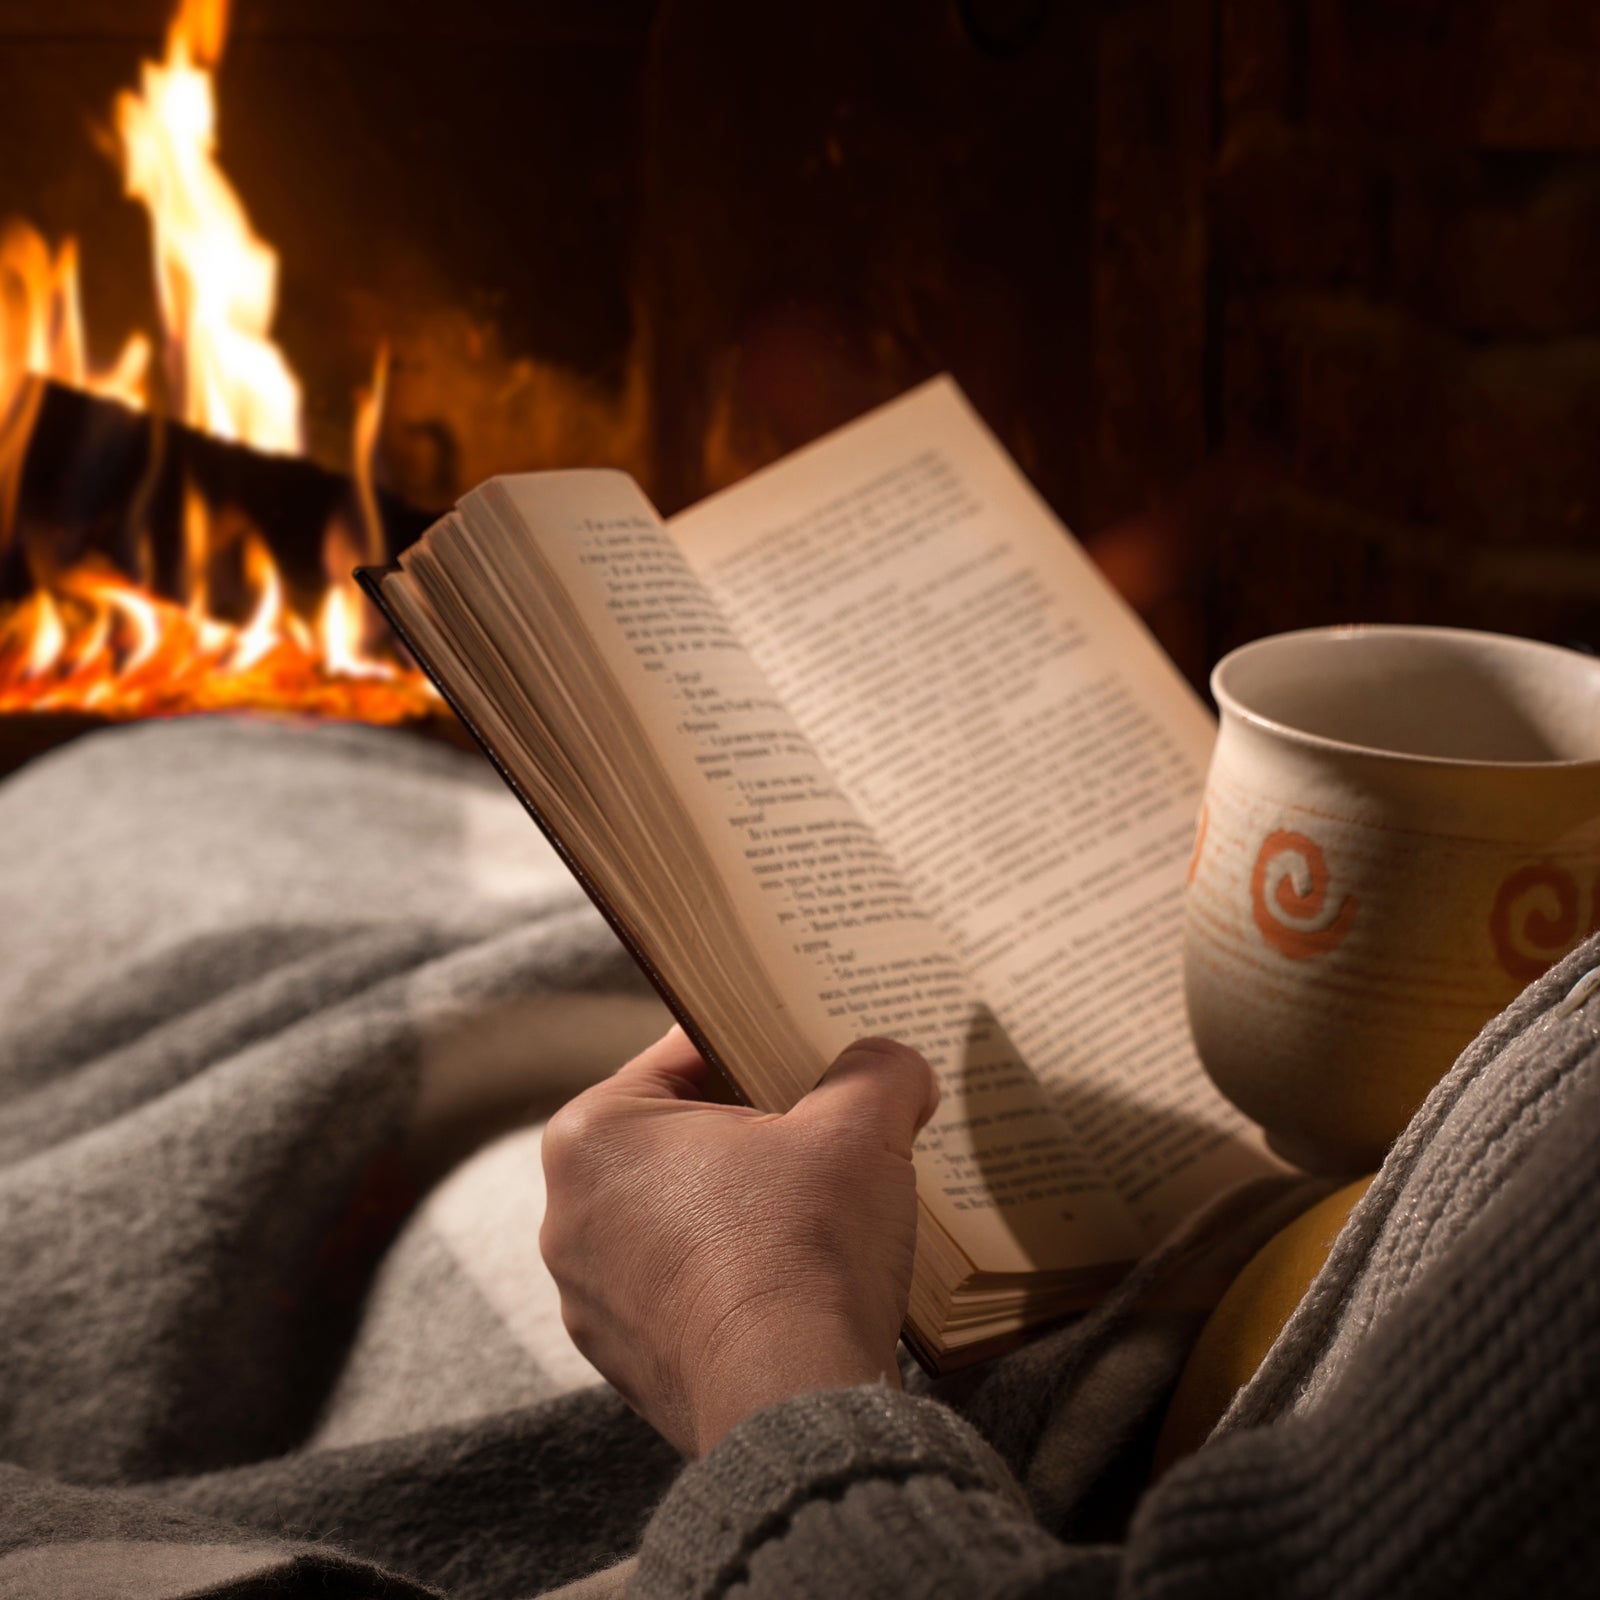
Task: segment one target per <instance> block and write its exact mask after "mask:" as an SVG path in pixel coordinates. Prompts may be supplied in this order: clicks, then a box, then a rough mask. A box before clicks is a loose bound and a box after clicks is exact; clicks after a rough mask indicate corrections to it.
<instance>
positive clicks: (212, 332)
mask: <svg viewBox="0 0 1600 1600" xmlns="http://www.w3.org/2000/svg"><path fill="white" fill-rule="evenodd" d="M227 33H228V7H227V0H183V4H182V5H181V6H180V7H179V10H178V14H177V15H176V16H175V17H174V18H173V20H172V26H171V27H170V28H169V29H168V30H167V54H166V58H165V59H164V60H163V61H162V62H160V63H159V64H157V63H155V62H150V61H147V62H145V64H144V66H143V69H142V71H141V75H140V82H141V92H140V93H139V94H127V93H125V94H120V95H118V96H117V102H116V121H117V133H118V135H119V137H120V139H121V142H122V156H123V181H124V183H125V184H126V187H127V191H128V193H129V194H130V195H132V196H133V198H134V199H136V200H140V201H142V202H143V203H144V205H145V206H146V208H147V209H148V210H149V212H150V220H151V228H152V236H153V244H154V248H155V276H156V289H157V299H158V301H159V304H160V307H161V320H162V324H163V326H164V329H165V332H166V336H167V344H168V349H169V352H170V353H171V359H172V366H173V372H172V375H171V376H172V382H173V384H174V388H175V401H176V404H175V406H174V410H175V411H176V412H177V414H178V415H179V416H180V417H181V418H182V420H183V421H185V422H187V423H189V424H190V425H191V426H193V427H196V428H201V429H203V430H204V431H205V432H207V433H213V434H216V435H217V437H218V438H222V439H237V440H239V441H241V442H242V443H244V444H248V445H253V446H255V448H256V449H258V450H268V451H276V452H281V453H286V454H296V453H298V452H299V450H300V448H301V437H300V385H299V384H298V383H297V382H296V381H295V377H294V374H293V373H292V372H291V371H290V370H289V363H288V362H287V361H286V360H285V359H284V356H283V352H282V351H281V350H279V349H278V347H277V345H275V344H274V343H273V342H272V340H271V338H270V337H269V336H268V330H269V329H270V328H271V326H272V316H273V312H274V310H275V309H276V305H277V298H278V257H277V253H276V252H275V251H274V250H273V249H272V248H271V247H270V246H269V245H267V244H266V243H264V242H263V241H262V240H261V239H258V238H257V237H256V235H255V233H254V232H253V231H252V229H251V227H250V219H249V218H248V217H247V216H246V215H245V210H244V206H243V204H242V203H241V202H240V200H239V197H238V195H237V194H236V193H235V192H234V189H233V186H232V185H231V184H230V183H229V182H228V180H227V178H226V177H225V176H224V175H223V172H222V169H221V168H220V167H219V166H218V165H217V163H216V157H215V151H216V142H217V106H216V94H215V91H214V87H213V84H212V76H211V69H212V68H213V67H214V66H216V65H217V63H218V62H219V61H220V60H221V57H222V51H223V47H224V45H225V44H226V43H227Z"/></svg>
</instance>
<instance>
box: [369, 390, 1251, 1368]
mask: <svg viewBox="0 0 1600 1600" xmlns="http://www.w3.org/2000/svg"><path fill="white" fill-rule="evenodd" d="M361 577H362V581H363V583H364V584H365V585H366V587H367V590H368V592H369V593H370V594H371V595H372V596H373V598H374V599H375V600H376V601H377V602H378V604H379V606H380V607H381V608H382V609H383V610H384V612H385V613H386V614H387V615H388V617H389V619H390V621H391V622H392V623H393V624H394V625H395V627H396V628H397V630H398V631H399V633H400V634H401V636H402V637H403V639H404V640H405V642H406V644H407V645H408V646H409V647H410V649H411V650H412V652H413V653H414V654H415V655H416V657H417V658H418V660H419V661H421V662H422V664H423V665H424V667H426V668H427V670H428V671H429V672H430V674H431V675H432V676H433V677H434V679H435V681H436V682H437V683H438V685H439V688H440V689H441V691H442V692H443V693H444V695H445V697H446V698H447V699H448V700H449V702H450V703H451V705H452V706H454V708H455V710H456V712H457V713H458V715H459V716H460V717H461V719H462V720H463V721H464V722H465V723H466V724H467V726H468V727H469V728H470V729H471V730H472V732H473V733H474V734H475V735H476V736H477V738H478V740H479V741H480V743H481V744H482V745H483V747H484V749H485V750H486V751H487V752H488V754H489V756H490V757H491V759H492V760H493V761H494V763H495V765H496V766H497V767H498V768H499V769H500V771H501V773H502V774H503V775H504V777H505V779H506V781H507V782H508V783H509V784H510V785H511V787H512V788H513V789H514V790H515V791H516V793H517V794H518V796H519V797H520V798H521V799H522V800H523V802H524V803H525V804H526V805H527V807H528V809H529V811H531V812H532V813H533V816H534V818H535V820H536V821H537V822H538V823H539V824H540V826H541V827H542V828H544V829H545V831H546V832H547V833H548V834H549V835H550V837H551V838H552V840H553V841H554V842H555V844H556V847H557V848H558V849H559V850H560V852H561V853H562V855H563V856H564V857H565V859H566V860H567V862H568V864H569V865H570V866H571V868H572V870H573V871H574V872H575V873H576V874H577V876H578V877H579V879H580V880H581V881H582V883H583V884H584V886H585V888H586V889H587V890H588V891H589V893H590V894H591V896H592V897H593V898H594V900H595V902H596V904H597V905H598V906H599V907H600V909H601V911H602V912H603V913H604V914H605V915H606V917H607V918H608V919H609V920H610V922H611V924H612V926H613V927H614V928H615V929H616V930H617V932H618V934H619V935H620V936H621V937H622V939H623V940H624V941H625V942H626V943H627V945H628V946H629V948H630V949H631V950H632V951H633V953H634V955H635V956H636V958H637V959H638V961H639V962H640V964H641V966H642V967H643V968H644V970H645V971H646V972H647V973H648V974H649V976H650V978H651V979H652V981H653V982H654V983H655V985H656V987H657V988H658V989H659V990H660V992H661V994H662V996H663V998H664V999H665V1000H666V1002H667V1004H668V1005H669V1006H670V1008H671V1009H672V1011H673V1012H674V1013H675V1014H676V1015H677V1017H678V1018H679V1020H680V1021H681V1022H682V1023H683V1025H684V1027H685V1028H686V1029H687V1030H688V1032H689V1034H690V1036H691V1037H692V1038H693V1039H694V1040H695V1042H696V1043H697V1044H698V1045H699V1047H700V1048H701V1050H702V1051H703V1052H704V1053H705V1055H706V1056H707V1057H708V1058H709V1059H710V1060H711V1061H713V1062H714V1063H715V1064H717V1065H718V1066H719V1067H720V1068H721V1069H722V1070H723V1072H724V1073H725V1074H726V1075H727V1076H728V1077H729V1078H730V1079H731V1080H732V1081H733V1082H734V1083H735V1084H736V1085H737V1087H738V1089H739V1090H740V1091H742V1093H743V1095H744V1096H745V1097H746V1098H747V1099H748V1100H749V1101H751V1102H752V1103H753V1104H755V1105H757V1106H760V1107H762V1108H763V1109H766V1110H775V1111H781V1110H783V1109H785V1108H786V1107H788V1106H789V1105H791V1104H792V1103H793V1102H794V1101H795V1100H796V1099H797V1098H798V1097H799V1096H801V1095H803V1094H804V1093H805V1092H806V1090H807V1089H808V1088H810V1087H811V1085H812V1084H813V1083H815V1082H816V1080H817V1079H818V1078H819V1077H820V1076H821V1074H822V1073H823V1071H824V1070H825V1069H826V1067H827V1066H828V1064H829V1063H830V1062H831V1061H832V1059H833V1057H834V1056H835V1055H836V1054H837V1052H838V1051H839V1050H840V1049H842V1048H843V1046H844V1045H846V1044H848V1043H849V1042H850V1041H851V1040H852V1039H855V1038H858V1037H860V1036H862V1035H865V1034H887V1035H890V1036H893V1037H895V1038H899V1039H903V1040H905V1041H906V1042H908V1043H910V1044H913V1045H915V1046H916V1047H917V1048H918V1049H919V1050H921V1051H922V1052H923V1054H924V1055H926V1056H927V1058H928V1060H929V1061H930V1062H931V1063H932V1064H933V1066H934V1069H935V1071H936V1072H937V1073H938V1075H939V1079H940V1082H941V1084H942V1087H943V1100H942V1102H941V1104H940V1107H939V1110H938V1113H937V1115H936V1116H935V1118H934V1120H933V1121H932V1122H931V1123H930V1124H929V1126H928V1127H927V1128H926V1129H925V1130H924V1132H923V1134H922V1136H921V1138H920V1139H919V1141H918V1145H917V1157H916V1159H917V1191H918V1200H919V1207H920V1210H919V1226H918V1239H917V1260H916V1270H915V1274H914V1278H913V1283H912V1290H911V1304H910V1311H909V1316H908V1322H907V1327H906V1338H907V1341H908V1342H909V1343H910V1345H911V1347H912V1349H913V1350H914V1352H915V1353H916V1355H917V1356H918V1358H919V1360H921V1361H922V1362H923V1364H924V1365H925V1366H928V1367H929V1368H930V1369H933V1370H946V1369H949V1368H951V1367H954V1366H957V1365H960V1364H962V1362H964V1361H966V1360H970V1359H972V1358H974V1357H976V1356H978V1355H981V1354H984V1353H987V1352H989V1351H991V1350H994V1349H996V1348H999V1347H1001V1346H1002V1345H1003V1344H1006V1343H1010V1342H1014V1340H1015V1339H1016V1338H1017V1337H1018V1335H1019V1334H1020V1333H1021V1332H1022V1331H1023V1330H1024V1329H1026V1328H1028V1327H1030V1326H1032V1325H1034V1324H1037V1323H1039V1322H1041V1321H1044V1320H1046V1319H1049V1318H1051V1317H1054V1316H1057V1315H1059V1314H1060V1313H1062V1312H1064V1311H1066V1310H1069V1309H1073V1308H1076V1307H1079V1306H1081V1305H1083V1304H1085V1303H1086V1302H1087V1300H1088V1298H1090V1297H1091V1296H1092V1295H1093V1294H1094V1293H1095V1292H1096V1291H1097V1290H1098V1289H1100V1288H1101V1287H1103V1286H1104V1284H1105V1283H1106V1281H1107V1280H1108V1278H1109V1276H1110V1275H1111V1274H1113V1273H1114V1272H1115V1271H1116V1270H1117V1269H1118V1268H1119V1267H1120V1266H1121V1265H1123V1264H1125V1263H1126V1262H1127V1261H1128V1260H1130V1259H1131V1258H1133V1257H1134V1256H1136V1255H1138V1254H1139V1253H1140V1252H1141V1251H1142V1250H1143V1249H1145V1248H1146V1247H1147V1246H1149V1245H1150V1244H1151V1243H1153V1242H1154V1241H1155V1240H1156V1239H1157V1238H1158V1237H1159V1236H1160V1235H1161V1234H1162V1233H1163V1232H1164V1231H1165V1230H1166V1229H1167V1228H1169V1227H1170V1226H1171V1225H1172V1224H1173V1223H1174V1222H1175V1221H1176V1220H1177V1219H1178V1218H1180V1217H1181V1216H1182V1215H1183V1214H1184V1213H1185V1212H1186V1211H1188V1210H1190V1209H1192V1208H1193V1207H1194V1206H1195V1205H1196V1204H1198V1203H1199V1202H1200V1201H1202V1200H1204V1199H1206V1198H1208V1197H1209V1196H1210V1195H1212V1194H1213V1193H1215V1192H1217V1191H1218V1190H1220V1189H1222V1188H1224V1187H1226V1186H1228V1185H1229V1184H1231V1183H1233V1182H1235V1181H1238V1180H1239V1179H1241V1178H1244V1177H1246V1176H1249V1175H1250V1174H1252V1173H1254V1172H1259V1171H1262V1170H1265V1169H1267V1168H1268V1167H1269V1166H1270V1165H1272V1162H1271V1158H1270V1157H1269V1156H1267V1155H1266V1154H1265V1152H1264V1148H1263V1146H1262V1144H1261V1142H1260V1140H1259V1139H1258V1138H1256V1137H1255V1136H1254V1134H1253V1130H1251V1129H1249V1127H1248V1125H1246V1124H1245V1123H1244V1122H1243V1120H1242V1119H1241V1118H1240V1117H1239V1115H1238V1114H1237V1113H1236V1112H1234V1111H1233V1110H1232V1109H1231V1108H1230V1107H1229V1106H1228V1105H1227V1104H1226V1103H1225V1102H1224V1101H1223V1100H1222V1099H1221V1097H1220V1096H1219V1095H1218V1094H1217V1093H1216V1091H1215V1090H1214V1089H1213V1088H1212V1087H1211V1085H1210V1082H1209V1080H1208V1079H1207V1078H1206V1077H1205V1075H1204V1073H1203V1072H1202V1070H1201V1068H1200V1065H1199V1063H1198V1061H1197V1059H1196V1057H1195V1055H1194V1052H1193V1049H1192V1047H1191V1045H1190V1042H1189V1036H1188V1029H1187V1024H1186V1021H1185V1016H1184V1007H1183V992H1182V982H1181V971H1180V967H1181V959H1180V936H1179V923H1180V918H1181V898H1182V892H1183V881H1184V872H1185V867H1186V864H1187V861H1188V858H1189V852H1190V846H1191V841H1192V835H1193V826H1194V814H1195V810H1196V808H1197V806H1198V803H1199V797H1200V789H1201V784H1202V781H1203V778H1204V773H1205V765H1206V761H1207V757H1208V755H1209V751H1210V746H1211V740H1212V737H1213V726H1212V721H1211V718H1210V716H1209V714H1208V713H1207V712H1206V710H1205V709H1204V707H1203V706H1202V705H1201V703H1200V702H1199V701H1198V700H1197V699H1196V697H1195V696H1194V694H1193V692H1192V691H1191V690H1190V689H1189V688H1188V686H1187V685H1186V684H1185V683H1184V681H1183V680H1182V679H1181V677H1180V676H1179V675H1178V673H1177V672H1176V671H1175V670H1174V668H1173V667H1172V665H1171V664H1170V662H1168V661H1167V660H1166V658H1165V657H1164V656H1163V655H1162V654H1161V652H1160V650H1159V649H1158V648H1157V647H1156V645H1155V644H1154V643H1153V641H1152V640H1151V639H1150V637H1149V636H1148V634H1147V633H1146V632H1145V630H1144V628H1143V626H1142V625H1141V624H1140V623H1139V621H1138V620H1137V618H1136V617H1135V616H1134V615H1133V614H1132V613H1131V612H1130V611H1129V610H1128V609H1127V608H1126V607H1125V606H1124V605H1123V603H1122V602H1121V600H1119V599H1118V598H1117V596H1116V595H1115V594H1114V593H1113V592H1112V591H1111V589H1110V588H1109V587H1108V586H1107V585H1106V583H1105V581H1104V580H1103V579H1102V578H1101V577H1100V576H1099V575H1098V573H1097V572H1096V570H1095V568H1094V567H1093V565H1092V564H1091V563H1090V562H1089V560H1088V559H1087V557H1086V556H1085V555H1084V554H1083V552H1082V551H1081V550H1080V549H1079V547H1078V546H1077V545H1076V544H1075V543H1074V542H1073V540H1072V539H1071V537H1070V535H1068V533H1067V532H1066V530H1065V529H1064V528H1063V527H1062V526H1061V524H1060V523H1059V522H1058V521H1057V520H1056V519H1055V517H1054V516H1053V515H1052V514H1051V513H1050V511H1049V509H1048V508H1047V507H1046V506H1045V505H1044V503H1043V502H1042V501H1041V500H1040V499H1039V498H1038V496H1037V495H1036V494H1035V493H1034V492H1033V490H1032V489H1031V488H1030V487H1029V485H1028V484H1027V482H1026V481H1025V480H1024V478H1023V477H1022V475H1021V474H1020V473H1019V472H1018V470H1017V468H1016V467H1015V465H1014V464H1013V463H1012V462H1011V461H1010V459H1009V458H1008V457H1007V456H1006V454H1005V453H1004V451H1003V450H1002V449H1001V448H1000V446H999V445H998V443H997V442H996V441H995V439H994V438H993V437H992V436H991V435H990V433H989V432H988V430H987V429H986V428H985V427H984V425H983V424H982V423H981V422H980V421H979V419H978V418H977V416H976V415H975V414H974V413H973V411H972V410H971V409H970V407H969V406H968V405H967V403H966V401H965V399H964V398H963V396H962V395H961V393H960V392H959V390H958V389H957V388H956V387H955V385H954V384H953V383H951V382H950V381H949V380H947V379H940V380H936V381H934V382H932V383H929V384H926V385H924V386H923V387H921V388H920V389H917V390H915V391H913V392H912V393H911V394H908V395H906V396H904V397H903V398H901V399H899V400H897V401H895V402H893V403H892V404H890V405H887V406H885V407H883V408H882V409H880V410H878V411H876V412H874V413H872V414H871V415H869V416H867V417H865V418H863V419H862V420H861V421H859V422H856V423H854V424H852V425H851V426H849V427H847V428H844V429H842V430H840V431H839V432H837V433H834V434H832V435H830V436H829V437H827V438H825V439H823V440H821V441H820V442H818V443H816V444H813V445H811V446H809V447H808V448H806V449H804V450H801V451H799V452H797V453H796V454H794V455H792V456H790V457H788V458H787V459H786V460H784V461H781V462H779V463H778V464H777V465H775V466H773V467H770V468H768V469H767V470H765V471H763V472H761V473H758V474H757V475H755V476H754V477H752V478H749V479H747V480H745V481H744V482H742V483H740V484H738V485H736V486H735V487H733V488H732V489H729V490H726V491H724V492H723V493H721V494H718V495H716V496H714V497H713V498H711V499H709V500H707V501H705V502H704V503H702V504H701V505H698V506H695V507H693V508H692V509H691V510H689V511H686V512H684V513H683V514H682V515H681V516H678V517H676V518H674V519H673V520H672V522H671V523H670V524H667V525H663V524H662V522H661V521H660V520H659V518H658V517H657V516H656V514H655V512H654V510H653V509H652V508H651V506H650V504H649V502H648V501H647V500H646V499H645V497H644V495H643V494H642V493H641V492H640V490H639V488H638V486H637V484H635V483H634V481H633V480H632V479H631V478H629V477H627V476H626V475H625V474H623V473H619V472H610V471H573V472H550V473H532V474H528V475H525V476H518V477H506V478H497V479H493V480H491V481H490V482H488V483H486V484H484V485H482V486H481V487H480V488H477V489H475V490H473V491H472V492H471V493H470V494H468V495H467V496H466V497H465V498H464V499H463V500H462V501H461V504H460V505H459V507H458V508H457V509H456V510H455V511H454V512H453V513H452V514H451V515H449V516H447V517H445V518H444V519H443V520H442V521H440V522H439V523H437V524H436V525H435V526H434V527H433V528H432V529H430V530H429V532H428V533H427V534H426V535H425V536H424V537H423V538H422V539H421V540H420V541H419V542H418V543H417V544H416V545H414V546H413V547H412V548H411V549H409V550H407V551H406V552H405V553H404V555H402V557H401V558H400V561H399V563H398V564H397V565H395V566H391V567H388V568H385V569H382V570H379V571H367V572H364V573H363V574H361Z"/></svg>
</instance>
